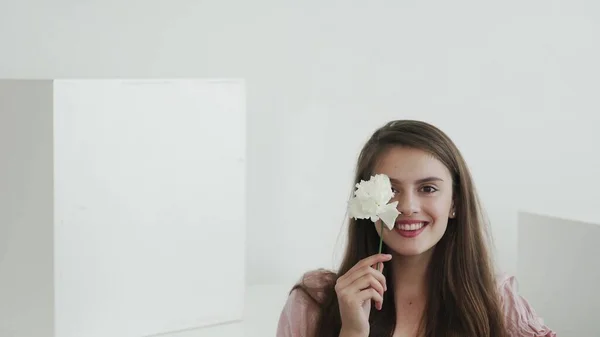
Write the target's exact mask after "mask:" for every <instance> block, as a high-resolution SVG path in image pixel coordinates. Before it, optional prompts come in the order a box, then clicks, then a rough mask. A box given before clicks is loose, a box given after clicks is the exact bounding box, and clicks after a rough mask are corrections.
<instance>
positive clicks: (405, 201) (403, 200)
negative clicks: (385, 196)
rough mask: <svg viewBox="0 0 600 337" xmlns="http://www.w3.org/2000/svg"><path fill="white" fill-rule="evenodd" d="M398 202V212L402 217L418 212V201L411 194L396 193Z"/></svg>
mask: <svg viewBox="0 0 600 337" xmlns="http://www.w3.org/2000/svg"><path fill="white" fill-rule="evenodd" d="M395 199H396V200H397V201H398V208H397V209H398V212H400V214H402V215H404V216H410V215H412V214H413V213H418V212H419V199H418V198H417V197H416V196H415V195H414V194H413V193H412V192H403V193H396V197H395Z"/></svg>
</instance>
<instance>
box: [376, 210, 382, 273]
mask: <svg viewBox="0 0 600 337" xmlns="http://www.w3.org/2000/svg"><path fill="white" fill-rule="evenodd" d="M380 222H381V234H380V235H379V252H378V254H381V248H382V247H383V221H380ZM380 265H381V262H378V263H377V270H379V271H381V268H379V267H380Z"/></svg>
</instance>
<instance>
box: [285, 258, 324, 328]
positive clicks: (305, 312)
mask: <svg viewBox="0 0 600 337" xmlns="http://www.w3.org/2000/svg"><path fill="white" fill-rule="evenodd" d="M333 282H335V274H333V273H332V272H329V271H326V270H324V269H319V270H314V271H310V272H307V273H306V274H304V275H303V277H302V281H301V282H300V283H301V284H303V285H304V286H306V289H308V290H307V291H310V295H309V294H308V293H307V292H306V291H305V290H303V289H295V290H293V291H292V292H291V293H290V295H289V296H288V298H287V301H286V303H285V305H284V307H283V310H282V311H281V314H280V316H279V323H278V325H277V335H276V336H277V337H315V335H316V326H317V320H318V319H319V312H320V310H321V309H320V307H319V303H318V302H317V301H320V302H322V301H323V300H324V298H325V292H324V289H325V288H326V287H327V286H331V285H332V284H333Z"/></svg>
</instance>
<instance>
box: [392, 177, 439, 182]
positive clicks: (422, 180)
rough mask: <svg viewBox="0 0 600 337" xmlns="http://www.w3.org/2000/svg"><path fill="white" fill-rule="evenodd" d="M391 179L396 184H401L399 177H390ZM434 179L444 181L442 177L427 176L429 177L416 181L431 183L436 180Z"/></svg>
mask: <svg viewBox="0 0 600 337" xmlns="http://www.w3.org/2000/svg"><path fill="white" fill-rule="evenodd" d="M390 181H391V182H392V183H394V184H400V183H401V181H400V180H398V179H394V178H390ZM434 181H444V179H442V178H438V177H433V176H432V177H427V178H422V179H419V180H417V181H416V183H417V184H422V183H430V182H434Z"/></svg>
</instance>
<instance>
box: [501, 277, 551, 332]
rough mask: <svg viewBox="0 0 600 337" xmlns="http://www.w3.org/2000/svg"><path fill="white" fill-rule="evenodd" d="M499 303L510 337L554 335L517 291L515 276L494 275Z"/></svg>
mask: <svg viewBox="0 0 600 337" xmlns="http://www.w3.org/2000/svg"><path fill="white" fill-rule="evenodd" d="M496 281H497V286H498V293H499V295H500V303H501V305H502V311H503V313H504V320H505V323H506V328H507V329H508V332H509V335H510V336H512V337H522V336H523V337H525V336H528V337H529V336H530V337H556V332H554V331H552V330H551V329H550V328H548V327H547V326H546V325H545V324H544V321H543V320H542V318H541V317H540V316H538V315H537V313H536V312H535V310H534V309H533V308H532V307H531V305H530V304H529V303H528V302H527V300H526V299H525V298H523V297H522V296H521V295H519V293H518V283H517V279H516V278H515V276H512V275H508V274H499V275H497V277H496Z"/></svg>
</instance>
